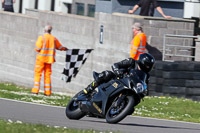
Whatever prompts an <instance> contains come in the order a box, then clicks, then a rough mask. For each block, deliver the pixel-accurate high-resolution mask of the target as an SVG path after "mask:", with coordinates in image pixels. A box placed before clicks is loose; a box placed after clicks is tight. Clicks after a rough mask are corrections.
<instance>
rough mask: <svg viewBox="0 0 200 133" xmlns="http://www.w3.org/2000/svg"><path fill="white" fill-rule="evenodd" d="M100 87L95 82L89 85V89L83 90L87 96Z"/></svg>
mask: <svg viewBox="0 0 200 133" xmlns="http://www.w3.org/2000/svg"><path fill="white" fill-rule="evenodd" d="M97 86H98V84H97V82H96V81H93V82H92V83H91V84H89V85H88V87H87V88H85V89H84V90H83V92H84V93H85V94H89V93H91V92H92V91H93V90H94V89H95V88H96V87H97Z"/></svg>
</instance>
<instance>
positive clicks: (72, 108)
mask: <svg viewBox="0 0 200 133" xmlns="http://www.w3.org/2000/svg"><path fill="white" fill-rule="evenodd" d="M82 93H83V92H82V91H80V92H79V93H78V94H76V95H75V96H74V97H73V98H72V99H71V100H70V102H69V103H68V105H67V107H66V111H65V113H66V116H67V117H68V118H69V119H74V120H79V119H81V118H82V117H84V116H85V115H86V114H85V113H84V112H82V111H81V110H80V108H79V105H78V103H77V102H76V101H75V100H74V98H76V97H78V96H79V95H80V94H82Z"/></svg>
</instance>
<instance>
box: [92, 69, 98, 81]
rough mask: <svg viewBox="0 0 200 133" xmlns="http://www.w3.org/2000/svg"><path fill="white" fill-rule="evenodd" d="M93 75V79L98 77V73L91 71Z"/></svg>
mask: <svg viewBox="0 0 200 133" xmlns="http://www.w3.org/2000/svg"><path fill="white" fill-rule="evenodd" d="M93 77H94V80H96V79H97V78H98V77H99V73H97V72H95V71H93Z"/></svg>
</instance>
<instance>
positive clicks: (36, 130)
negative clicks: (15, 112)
mask: <svg viewBox="0 0 200 133" xmlns="http://www.w3.org/2000/svg"><path fill="white" fill-rule="evenodd" d="M0 133H110V132H99V131H94V130H78V129H70V128H67V127H64V128H60V127H50V126H45V125H41V124H26V123H22V122H21V121H16V122H13V121H11V120H8V121H4V120H0Z"/></svg>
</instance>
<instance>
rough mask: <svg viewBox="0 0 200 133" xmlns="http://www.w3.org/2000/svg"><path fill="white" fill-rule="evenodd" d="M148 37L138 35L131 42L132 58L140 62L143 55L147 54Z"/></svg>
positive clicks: (142, 34)
mask: <svg viewBox="0 0 200 133" xmlns="http://www.w3.org/2000/svg"><path fill="white" fill-rule="evenodd" d="M146 43H147V37H146V35H145V34H144V33H138V34H137V35H136V36H135V37H134V38H133V40H132V41H131V44H132V45H131V51H130V56H131V58H133V59H135V60H138V59H139V55H140V54H141V53H145V52H146Z"/></svg>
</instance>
